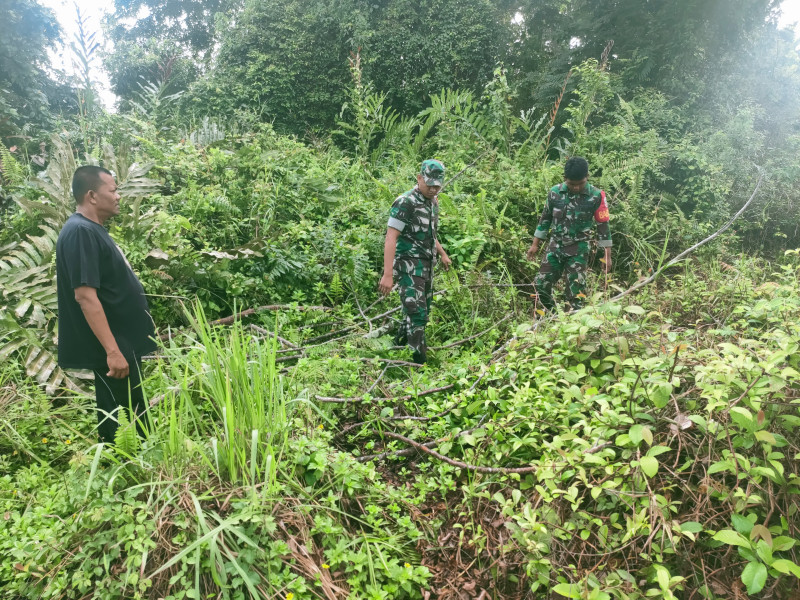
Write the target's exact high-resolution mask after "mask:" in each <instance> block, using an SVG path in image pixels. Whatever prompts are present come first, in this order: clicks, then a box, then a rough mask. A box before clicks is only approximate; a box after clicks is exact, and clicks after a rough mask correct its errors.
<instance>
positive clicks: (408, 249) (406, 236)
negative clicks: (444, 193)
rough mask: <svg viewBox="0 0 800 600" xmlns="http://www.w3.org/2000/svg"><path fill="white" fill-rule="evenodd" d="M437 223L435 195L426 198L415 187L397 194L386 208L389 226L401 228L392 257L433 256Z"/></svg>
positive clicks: (430, 257) (437, 214)
mask: <svg viewBox="0 0 800 600" xmlns="http://www.w3.org/2000/svg"><path fill="white" fill-rule="evenodd" d="M438 226H439V201H438V199H436V198H433V199H432V200H428V199H427V198H426V197H425V196H423V195H422V194H421V193H420V192H419V190H418V189H417V188H414V189H413V190H409V191H407V192H406V193H405V194H401V195H400V196H398V197H397V199H396V200H395V201H394V203H393V204H392V210H391V211H390V212H389V227H391V228H392V229H397V230H398V231H399V232H400V237H398V238H397V248H396V251H395V260H396V259H397V258H403V257H414V258H424V259H428V260H432V259H433V257H434V256H435V254H436V230H437V228H438Z"/></svg>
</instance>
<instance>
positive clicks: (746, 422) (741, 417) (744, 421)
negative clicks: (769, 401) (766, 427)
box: [730, 406, 756, 431]
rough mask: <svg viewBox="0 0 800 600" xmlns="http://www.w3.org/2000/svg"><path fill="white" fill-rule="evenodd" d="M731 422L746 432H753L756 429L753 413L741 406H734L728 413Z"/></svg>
mask: <svg viewBox="0 0 800 600" xmlns="http://www.w3.org/2000/svg"><path fill="white" fill-rule="evenodd" d="M730 415H731V420H732V421H733V422H734V423H736V424H737V425H738V426H739V427H741V428H742V429H744V430H746V431H753V430H755V428H756V421H755V419H754V418H753V413H751V412H750V411H749V410H747V409H746V408H744V407H743V406H734V407H733V408H732V409H731V412H730Z"/></svg>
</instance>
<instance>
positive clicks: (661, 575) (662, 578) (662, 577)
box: [655, 565, 669, 592]
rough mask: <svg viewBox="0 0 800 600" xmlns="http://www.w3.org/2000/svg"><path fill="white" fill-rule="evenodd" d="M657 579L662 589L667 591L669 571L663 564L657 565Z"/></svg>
mask: <svg viewBox="0 0 800 600" xmlns="http://www.w3.org/2000/svg"><path fill="white" fill-rule="evenodd" d="M655 569H656V579H657V580H658V586H659V587H660V588H661V591H663V592H666V591H667V590H668V589H669V571H667V569H665V568H664V567H662V566H661V565H655Z"/></svg>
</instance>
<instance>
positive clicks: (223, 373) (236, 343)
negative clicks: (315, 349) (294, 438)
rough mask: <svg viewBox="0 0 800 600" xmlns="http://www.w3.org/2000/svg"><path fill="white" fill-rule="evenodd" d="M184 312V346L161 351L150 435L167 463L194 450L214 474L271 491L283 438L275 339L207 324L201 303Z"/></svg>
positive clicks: (285, 424) (176, 462)
mask: <svg viewBox="0 0 800 600" xmlns="http://www.w3.org/2000/svg"><path fill="white" fill-rule="evenodd" d="M186 314H187V318H188V320H189V323H190V332H189V333H188V334H187V336H186V339H187V340H189V341H190V345H187V346H183V347H181V346H177V345H173V346H171V347H169V348H165V349H164V351H163V355H164V359H165V360H164V361H161V364H160V365H159V378H160V384H159V385H160V387H162V389H165V390H166V391H165V392H164V393H163V394H162V395H161V396H160V397H159V398H160V400H159V401H158V402H157V403H156V404H155V406H154V407H153V408H152V410H151V421H152V425H151V427H150V428H149V429H150V438H151V440H152V441H153V442H155V440H156V439H158V441H159V442H160V445H161V451H162V453H163V454H162V456H163V459H164V461H165V462H166V463H169V464H170V465H171V466H172V467H175V466H177V465H180V464H186V461H187V459H188V458H189V455H192V454H195V453H196V452H200V454H201V455H202V456H203V459H204V460H203V462H205V463H206V464H207V465H208V466H209V467H210V468H211V469H212V470H213V472H214V473H215V475H216V476H217V477H218V478H219V479H220V480H222V481H225V482H228V483H230V484H234V485H248V486H257V485H263V486H266V488H267V490H271V489H273V488H274V486H275V479H276V475H277V464H278V462H279V459H280V456H281V454H282V453H283V451H284V450H285V448H286V445H287V440H288V420H287V411H286V398H285V394H284V384H283V380H282V376H281V375H280V374H279V372H278V369H277V367H276V364H275V358H276V353H277V342H276V340H275V339H274V338H273V339H272V340H263V339H260V338H257V337H254V336H252V335H251V334H249V333H248V332H246V331H245V329H244V327H242V325H241V323H234V324H233V325H232V326H230V327H225V328H215V327H212V326H211V325H210V324H209V321H208V319H207V318H206V315H205V313H204V311H203V308H202V307H201V306H200V304H199V303H197V304H195V305H194V307H193V308H192V309H191V310H187V311H186Z"/></svg>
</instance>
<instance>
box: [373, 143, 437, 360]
mask: <svg viewBox="0 0 800 600" xmlns="http://www.w3.org/2000/svg"><path fill="white" fill-rule="evenodd" d="M443 182H444V165H443V164H442V163H440V162H439V161H438V160H431V159H429V160H426V161H424V162H423V163H422V167H421V169H420V172H419V174H418V175H417V186H416V187H415V188H414V189H413V190H409V191H407V192H406V193H404V194H401V195H400V196H398V197H397V199H396V200H395V201H394V203H393V204H392V209H391V211H390V212H389V223H388V227H387V229H386V241H385V242H384V247H383V277H382V278H381V280H380V283H379V284H378V289H379V290H380V292H381V293H382V294H383V295H384V296H385V295H387V294H388V293H389V292H390V291H391V290H392V287H393V282H397V286H398V291H399V292H400V300H401V302H402V305H403V322H402V324H401V325H400V331H399V332H398V334H397V337H396V341H397V342H398V345H402V344H408V345H409V346H410V347H411V349H412V350H413V351H414V359H413V360H414V362H415V363H419V364H424V363H425V360H426V359H427V346H426V345H425V325H426V324H427V323H428V315H429V314H430V310H431V300H432V299H433V287H432V283H433V264H434V260H435V258H436V255H437V254H438V255H439V258H440V259H441V261H442V266H444V268H445V269H449V268H450V264H451V261H450V257H449V256H447V252H445V251H444V248H442V246H441V244H440V243H439V240H438V239H437V237H436V232H437V228H438V226H439V201H438V199H437V194H438V193H439V190H440V189H442V184H443Z"/></svg>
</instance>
